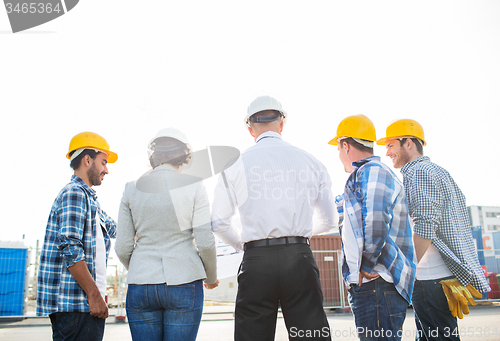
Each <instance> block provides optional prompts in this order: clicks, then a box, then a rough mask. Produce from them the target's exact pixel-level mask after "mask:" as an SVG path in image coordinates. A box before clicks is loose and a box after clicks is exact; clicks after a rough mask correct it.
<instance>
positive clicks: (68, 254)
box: [57, 188, 87, 267]
mask: <svg viewBox="0 0 500 341" xmlns="http://www.w3.org/2000/svg"><path fill="white" fill-rule="evenodd" d="M57 217H58V220H59V221H58V225H59V226H60V229H59V231H58V235H57V248H58V249H59V250H60V251H61V255H62V257H63V260H64V264H65V265H66V267H71V266H73V265H75V264H76V263H77V262H79V261H82V260H85V252H84V247H83V234H84V230H85V220H86V218H87V199H86V196H85V193H83V191H82V190H81V189H78V188H72V189H68V190H67V191H66V192H64V193H62V194H61V201H60V204H59V207H58V209H57Z"/></svg>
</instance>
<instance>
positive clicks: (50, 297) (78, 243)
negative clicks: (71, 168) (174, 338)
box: [36, 175, 116, 315]
mask: <svg viewBox="0 0 500 341" xmlns="http://www.w3.org/2000/svg"><path fill="white" fill-rule="evenodd" d="M96 213H98V214H99V218H100V219H101V220H102V222H103V223H104V226H105V227H106V230H105V231H104V230H103V236H104V242H105V245H106V260H107V256H108V254H109V250H110V247H111V241H110V238H114V237H115V236H116V224H115V222H114V220H113V219H111V218H110V217H109V216H108V215H107V214H106V213H105V212H104V211H102V210H101V209H100V207H99V203H98V202H97V196H96V193H95V191H94V190H93V189H91V188H90V187H89V186H87V184H85V182H84V181H83V180H82V179H80V178H79V177H77V176H75V175H73V176H72V177H71V182H70V183H69V184H67V185H66V186H65V187H64V188H63V189H62V190H61V192H59V195H58V196H57V198H56V199H55V200H54V203H53V204H52V209H51V210H50V215H49V220H48V222H47V229H46V232H45V241H44V244H43V249H42V253H41V255H40V267H39V272H38V288H37V310H36V313H37V315H48V314H52V313H55V312H89V311H90V310H89V304H88V302H87V295H86V294H85V292H84V291H83V289H82V288H81V287H80V285H79V284H78V283H77V282H76V280H75V278H74V277H73V276H72V275H71V273H70V272H69V270H68V267H70V266H73V265H74V264H75V263H77V262H79V261H82V260H85V261H86V262H87V266H88V268H89V272H90V274H91V275H92V277H93V278H94V280H95V276H96V274H95V257H96V231H97V230H96V228H100V227H99V225H100V224H99V222H98V221H97V220H96V219H95V218H96Z"/></svg>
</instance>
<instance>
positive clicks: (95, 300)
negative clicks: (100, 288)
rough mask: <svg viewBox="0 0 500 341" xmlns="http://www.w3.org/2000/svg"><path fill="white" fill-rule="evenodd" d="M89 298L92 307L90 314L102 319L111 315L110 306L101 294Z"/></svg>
mask: <svg viewBox="0 0 500 341" xmlns="http://www.w3.org/2000/svg"><path fill="white" fill-rule="evenodd" d="M88 298H89V308H90V316H94V317H98V318H100V319H105V318H107V317H108V315H109V311H108V306H107V305H106V302H104V299H103V298H102V296H101V294H100V293H99V295H95V296H94V297H90V296H89V297H88Z"/></svg>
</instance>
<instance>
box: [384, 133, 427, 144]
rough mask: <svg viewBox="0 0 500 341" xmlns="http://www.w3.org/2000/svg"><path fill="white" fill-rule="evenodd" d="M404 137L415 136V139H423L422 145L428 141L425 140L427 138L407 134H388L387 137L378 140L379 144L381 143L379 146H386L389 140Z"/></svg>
mask: <svg viewBox="0 0 500 341" xmlns="http://www.w3.org/2000/svg"><path fill="white" fill-rule="evenodd" d="M403 138H407V139H411V138H415V139H419V140H420V141H422V145H423V146H425V145H426V144H427V142H425V140H422V139H421V138H420V137H416V136H410V135H406V136H386V137H382V138H381V139H378V140H377V145H379V146H385V145H386V144H387V141H389V140H397V139H403Z"/></svg>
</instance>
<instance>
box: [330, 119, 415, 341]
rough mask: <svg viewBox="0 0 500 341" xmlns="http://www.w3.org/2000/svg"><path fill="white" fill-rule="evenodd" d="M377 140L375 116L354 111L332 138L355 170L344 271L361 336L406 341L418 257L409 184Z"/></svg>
mask: <svg viewBox="0 0 500 341" xmlns="http://www.w3.org/2000/svg"><path fill="white" fill-rule="evenodd" d="M375 140H376V138H375V127H374V125H373V123H372V122H371V121H370V119H368V117H366V116H364V115H354V116H349V117H347V118H345V119H344V120H342V121H341V122H340V124H339V127H338V129H337V135H336V136H335V138H333V139H332V140H331V141H330V142H329V144H332V145H338V151H339V157H340V160H341V161H342V164H343V165H344V169H345V171H346V172H348V173H350V175H349V179H348V180H347V183H346V185H345V189H344V194H343V212H344V220H343V226H342V227H341V228H340V232H341V236H342V251H343V265H342V275H343V277H344V280H345V282H346V285H347V286H348V289H349V303H350V305H351V309H352V311H353V314H354V321H355V323H356V330H357V332H358V337H359V338H360V339H362V340H363V339H369V340H401V337H402V334H403V330H402V326H403V322H404V320H405V318H406V311H407V309H408V306H409V303H410V300H411V295H412V291H413V283H414V281H415V271H416V267H417V265H416V257H415V250H414V248H413V241H412V232H411V226H410V217H409V215H408V204H407V200H406V196H405V192H404V189H403V184H402V183H401V182H400V181H399V179H398V178H397V176H396V174H394V172H393V171H392V170H391V169H390V168H389V167H388V166H386V165H385V164H383V163H382V162H381V161H380V157H378V156H374V155H373V145H374V141H375ZM336 203H337V205H339V203H340V202H339V200H337V199H336ZM341 211H342V210H339V213H341Z"/></svg>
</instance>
